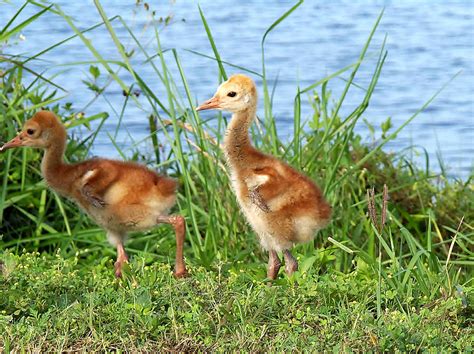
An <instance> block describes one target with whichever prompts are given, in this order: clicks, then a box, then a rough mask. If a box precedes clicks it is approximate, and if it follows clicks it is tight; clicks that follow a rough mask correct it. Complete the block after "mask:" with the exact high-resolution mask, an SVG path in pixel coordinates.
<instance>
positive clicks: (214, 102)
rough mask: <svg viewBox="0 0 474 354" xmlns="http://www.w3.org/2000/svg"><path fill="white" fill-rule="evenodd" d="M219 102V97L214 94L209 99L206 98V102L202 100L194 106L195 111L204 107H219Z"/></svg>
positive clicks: (204, 108) (202, 109)
mask: <svg viewBox="0 0 474 354" xmlns="http://www.w3.org/2000/svg"><path fill="white" fill-rule="evenodd" d="M220 103H221V102H220V101H219V98H217V97H216V96H214V97H212V98H211V99H210V100H207V101H206V102H203V103H202V104H201V105H199V106H198V107H196V111H204V110H206V109H216V108H219V106H220Z"/></svg>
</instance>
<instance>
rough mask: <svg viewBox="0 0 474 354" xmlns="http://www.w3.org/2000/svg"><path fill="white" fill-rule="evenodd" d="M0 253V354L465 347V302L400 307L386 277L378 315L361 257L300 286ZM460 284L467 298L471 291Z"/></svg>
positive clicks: (141, 264)
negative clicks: (344, 269)
mask: <svg viewBox="0 0 474 354" xmlns="http://www.w3.org/2000/svg"><path fill="white" fill-rule="evenodd" d="M2 259H3V260H4V262H5V266H4V269H3V272H2V274H0V279H1V282H0V291H1V292H2V294H3V296H2V297H1V299H0V308H1V309H2V312H1V313H0V330H1V331H2V334H3V335H2V337H1V339H0V348H2V349H3V350H4V351H22V350H24V351H27V352H30V351H35V352H36V351H41V352H44V351H71V350H80V351H95V350H111V349H112V350H114V349H121V348H127V350H130V351H156V350H158V351H162V350H169V351H175V350H177V351H235V350H238V351H242V350H243V351H271V352H274V351H287V350H301V349H302V348H304V349H305V350H308V351H326V350H330V351H331V350H334V349H335V348H336V349H337V350H340V351H347V350H356V351H393V350H401V351H416V350H419V349H420V348H424V349H427V350H436V351H464V350H466V349H467V350H468V348H469V347H470V346H471V347H472V344H473V343H472V335H473V334H474V332H473V326H472V317H471V316H472V308H471V309H468V308H466V307H465V306H464V305H463V302H462V299H461V298H454V297H450V298H443V299H438V300H436V301H433V302H430V303H425V301H426V299H424V298H423V297H422V296H419V295H420V294H419V293H418V292H417V291H415V292H414V293H413V294H412V296H411V297H409V298H406V299H405V301H404V304H403V307H402V308H399V307H398V305H397V294H396V293H394V292H393V291H391V287H390V285H389V284H387V283H386V282H385V281H384V282H383V283H382V294H383V301H384V302H386V303H387V306H386V307H385V308H384V311H383V313H382V315H381V316H380V317H377V316H376V315H375V312H376V310H375V307H376V299H375V298H374V296H373V287H374V286H375V284H376V283H377V280H376V273H375V272H373V270H371V269H370V267H368V266H367V265H366V264H363V263H360V264H358V265H357V266H356V268H355V269H354V270H353V271H351V272H350V273H340V272H337V271H334V270H331V271H329V272H327V273H325V274H321V275H319V274H318V271H317V268H311V269H308V270H307V272H306V273H305V275H304V276H305V278H304V280H303V279H301V280H300V281H298V282H299V286H298V287H295V286H293V285H292V284H291V283H288V282H286V281H279V282H278V283H277V284H274V286H273V287H268V286H266V285H265V284H264V283H263V282H257V281H255V280H252V279H251V278H250V277H249V276H248V275H247V274H246V271H239V270H237V269H236V268H235V267H234V266H233V264H229V263H220V264H219V265H218V268H217V271H210V270H208V269H206V268H204V267H194V268H193V270H192V272H193V273H192V277H190V278H188V279H186V280H184V281H183V280H176V279H174V278H173V276H172V270H171V268H170V266H169V265H167V264H158V263H154V264H152V265H147V264H146V262H145V260H144V259H142V258H135V259H134V260H133V261H132V263H131V264H130V267H129V268H128V269H127V271H126V272H125V274H124V279H123V280H122V281H117V280H114V279H113V275H112V274H111V272H110V266H111V264H112V262H113V260H112V259H111V258H108V259H103V260H102V261H101V262H99V263H96V264H94V265H92V264H91V265H87V266H84V265H83V264H80V263H79V262H80V259H79V258H78V257H69V258H67V259H64V258H62V257H61V256H59V255H43V256H41V255H40V254H38V253H24V254H21V255H15V254H11V253H4V254H2ZM232 263H233V262H232ZM239 266H240V267H242V269H245V265H244V264H239ZM437 276H439V275H437ZM464 290H465V291H466V293H468V294H470V295H468V298H466V299H467V300H466V301H469V302H470V303H472V301H474V298H473V297H472V287H470V288H465V289H464Z"/></svg>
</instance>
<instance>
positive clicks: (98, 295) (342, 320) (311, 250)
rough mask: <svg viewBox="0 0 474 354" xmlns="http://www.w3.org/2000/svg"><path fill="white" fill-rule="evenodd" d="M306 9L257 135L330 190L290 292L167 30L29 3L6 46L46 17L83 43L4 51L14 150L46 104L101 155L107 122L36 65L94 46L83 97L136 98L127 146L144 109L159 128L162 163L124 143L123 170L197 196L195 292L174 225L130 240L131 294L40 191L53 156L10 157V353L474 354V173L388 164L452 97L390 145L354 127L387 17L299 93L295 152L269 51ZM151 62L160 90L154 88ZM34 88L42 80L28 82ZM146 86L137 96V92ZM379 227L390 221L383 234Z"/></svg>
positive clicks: (266, 99)
mask: <svg viewBox="0 0 474 354" xmlns="http://www.w3.org/2000/svg"><path fill="white" fill-rule="evenodd" d="M300 3H301V2H298V3H296V4H295V6H293V7H291V8H290V9H289V10H288V12H286V13H284V14H283V15H282V16H281V17H280V18H278V19H276V20H275V22H274V23H273V24H272V25H271V26H270V27H269V29H268V31H266V32H265V33H264V34H263V36H262V69H261V72H260V73H255V72H252V75H253V76H254V77H256V78H257V79H258V81H259V82H262V86H263V92H264V94H263V105H264V111H265V113H264V116H263V117H261V119H260V120H259V122H258V124H256V126H255V127H254V129H253V130H252V137H253V140H254V141H255V143H256V144H257V146H258V147H259V148H260V149H262V150H264V151H267V152H271V153H273V154H275V155H277V156H280V157H281V158H283V159H284V160H286V161H288V162H289V163H290V164H292V165H293V166H295V167H296V168H298V169H300V170H302V171H304V172H305V173H306V174H307V175H309V176H311V177H312V178H313V179H314V180H316V181H317V182H318V183H319V184H320V185H321V186H323V187H324V192H325V195H326V197H327V198H328V200H329V201H330V203H331V205H332V206H333V208H334V217H333V220H332V223H331V224H330V226H329V227H328V228H327V229H326V230H323V231H322V232H321V233H320V234H319V235H318V236H317V238H316V240H315V242H314V244H308V245H300V246H297V247H296V248H295V254H296V255H297V257H298V259H299V261H300V264H301V269H300V271H299V272H297V273H296V274H295V275H294V276H293V277H292V278H290V279H288V278H287V277H285V276H283V275H281V276H280V277H279V278H278V279H277V281H276V282H275V283H274V284H273V286H272V287H267V286H266V281H265V260H266V254H265V253H264V252H263V251H262V250H261V249H260V248H259V247H258V244H257V241H256V239H255V236H254V235H253V233H252V231H251V230H250V228H249V226H248V225H247V224H246V223H245V221H244V219H243V217H242V215H241V214H240V213H239V211H238V206H237V204H236V201H235V197H234V196H233V194H232V192H231V191H230V188H229V187H228V186H229V179H228V174H227V172H226V169H225V166H224V164H223V156H222V151H221V149H220V146H219V145H220V143H221V142H222V139H223V136H224V130H225V125H226V118H225V116H223V115H221V114H219V115H218V116H217V117H215V119H213V120H212V121H210V120H205V119H203V118H202V117H200V116H199V115H198V113H197V112H196V111H195V110H194V107H195V103H196V102H195V98H194V96H193V93H192V92H193V91H192V88H191V87H190V86H189V84H188V81H187V78H186V77H187V76H186V72H185V70H184V68H183V65H182V62H181V60H182V59H181V57H180V52H179V51H177V50H175V49H166V50H163V49H162V48H161V45H160V26H162V25H163V24H160V22H159V21H153V22H152V23H151V24H150V28H151V30H152V31H153V34H154V36H155V41H154V43H155V44H156V47H150V46H146V45H144V44H143V43H141V42H140V40H139V39H138V37H137V36H136V35H135V33H134V31H133V29H132V28H130V27H129V25H128V24H127V23H126V22H125V21H124V20H123V19H122V18H121V17H120V16H115V17H111V18H110V17H109V14H108V13H107V9H104V8H103V7H102V6H101V4H100V2H98V1H96V2H95V6H96V9H97V11H98V14H99V16H100V18H101V19H102V23H99V24H97V25H95V26H92V27H91V28H88V29H85V30H82V31H81V30H79V27H80V26H78V25H77V23H76V22H75V20H74V19H73V18H71V17H69V16H68V14H65V13H64V12H63V11H62V9H61V8H60V7H59V6H58V5H56V4H54V3H53V4H47V5H45V4H43V3H36V2H27V3H25V4H24V6H21V7H19V8H18V11H17V14H16V15H15V16H14V18H12V20H11V21H9V22H8V23H7V24H6V25H5V27H4V28H3V29H2V30H1V31H0V38H1V39H2V41H3V43H5V41H8V40H10V41H12V40H14V38H15V36H16V35H17V34H18V31H19V30H20V29H21V28H23V27H25V26H28V25H29V24H31V23H33V22H34V21H35V20H36V19H37V18H39V17H40V16H49V17H50V19H51V20H53V19H54V20H62V21H66V22H67V23H68V24H69V26H70V29H71V35H70V36H69V37H67V38H66V39H64V40H63V41H61V42H59V43H56V44H53V45H52V46H50V47H48V48H46V49H44V50H42V51H41V52H40V53H32V54H30V55H28V57H24V56H16V55H11V54H10V55H7V54H2V59H3V61H2V63H0V66H1V70H2V74H1V81H0V100H2V102H3V104H2V105H0V132H1V133H0V134H3V135H2V136H1V139H2V140H6V139H7V138H10V137H12V136H13V135H14V134H15V130H16V125H20V124H21V122H23V121H24V120H26V119H27V118H28V117H29V116H30V115H31V114H32V113H33V112H35V111H36V110H38V109H39V108H40V107H45V106H46V107H48V108H49V109H52V110H54V111H56V112H57V113H58V114H59V115H60V116H61V117H62V118H63V120H64V122H65V124H66V125H67V126H68V127H69V128H74V129H71V130H70V133H71V134H70V135H72V139H71V142H70V144H69V146H68V149H67V153H66V155H67V158H68V159H69V160H70V161H76V160H81V159H83V158H85V157H87V156H88V155H89V151H90V149H91V147H92V146H93V144H94V141H95V139H96V137H97V134H98V131H99V130H100V129H101V127H102V126H103V124H104V122H105V121H106V120H107V119H109V113H108V112H92V113H88V114H80V113H79V111H80V110H79V109H77V108H76V107H75V106H74V105H73V104H72V103H65V102H66V101H65V99H64V96H65V93H64V92H65V91H64V89H63V88H62V87H61V85H60V83H58V82H56V77H55V75H53V74H49V73H48V71H46V72H42V73H37V72H35V71H34V70H32V69H31V68H30V65H29V64H30V62H32V61H38V60H40V59H41V56H42V55H44V54H45V53H47V52H49V51H51V50H54V49H55V48H58V47H59V46H61V45H63V44H64V43H65V42H67V41H68V40H72V39H74V38H79V39H80V40H82V41H83V43H84V50H88V51H90V53H91V55H92V56H93V57H94V60H93V61H91V62H88V63H86V65H87V67H88V69H89V71H88V73H89V74H88V76H87V77H85V79H84V81H85V86H84V90H91V91H92V92H94V94H95V97H94V99H93V100H95V99H97V97H101V96H102V94H103V93H104V92H107V89H108V88H109V87H110V86H111V85H112V84H114V85H118V87H121V88H122V89H123V90H124V92H125V94H126V97H124V101H123V105H122V107H114V106H112V105H111V104H110V102H109V104H110V110H109V111H110V112H111V113H110V114H113V115H115V117H114V118H117V120H118V122H119V124H118V125H117V128H116V132H118V131H119V129H120V128H121V127H123V125H122V118H123V117H124V116H125V115H126V112H127V109H128V107H131V106H137V107H139V108H140V109H141V110H142V111H144V112H145V113H144V117H143V121H148V122H149V125H150V127H149V128H150V135H149V136H148V137H147V139H146V141H145V142H144V143H145V144H147V146H148V147H151V148H152V149H151V153H150V154H147V155H146V156H143V153H142V151H141V147H142V146H143V142H139V141H133V142H132V144H131V146H128V147H124V146H123V145H122V144H121V143H120V141H118V138H117V134H116V133H115V134H110V135H109V138H110V141H111V144H113V145H114V146H115V147H116V148H117V152H118V154H120V155H121V156H123V157H124V158H127V159H134V160H137V159H139V160H141V161H143V162H144V163H146V164H147V165H149V166H150V167H151V168H155V169H158V170H162V171H166V172H167V173H169V174H171V175H173V176H175V177H176V178H178V179H179V180H180V182H181V185H182V187H181V189H180V194H179V198H178V199H179V201H178V206H177V208H176V212H179V213H181V214H182V215H184V216H185V217H186V220H187V226H188V233H187V243H186V250H185V256H186V258H187V262H188V263H189V265H190V269H191V272H192V277H191V278H189V279H186V280H184V281H176V280H174V279H172V278H171V277H170V265H171V264H172V262H173V260H172V259H170V255H172V254H173V253H174V242H173V235H172V231H171V230H170V229H168V228H166V227H160V228H157V229H156V230H153V231H151V232H148V233H145V234H137V235H134V237H132V238H131V240H130V242H129V243H128V244H127V249H128V250H129V252H130V253H131V254H132V262H131V265H130V269H129V270H128V271H127V274H126V276H125V278H124V279H123V280H122V281H119V280H115V279H114V278H113V275H112V274H113V272H112V259H113V257H114V250H113V249H112V248H111V247H110V246H109V245H107V243H106V241H105V237H104V233H103V231H102V230H100V229H98V228H97V227H96V226H94V225H93V224H92V223H91V222H90V221H89V220H88V218H87V217H86V216H85V215H84V214H83V213H81V212H80V211H78V209H77V208H76V207H75V206H74V205H73V204H72V203H70V202H69V201H66V200H64V199H62V198H60V197H58V196H57V195H56V194H54V193H52V192H50V191H47V189H46V187H45V185H44V183H43V182H41V176H40V172H39V161H40V157H41V153H40V152H38V151H33V150H27V149H24V150H18V151H8V152H7V153H6V154H3V155H1V156H0V163H1V166H2V168H1V169H0V179H1V183H2V192H1V194H0V198H1V199H0V222H1V224H0V235H2V237H1V240H0V247H1V250H0V252H1V253H0V260H1V261H2V263H0V265H1V266H0V268H1V275H0V279H1V280H0V289H1V292H2V296H1V299H0V311H2V312H1V313H0V316H1V317H0V326H1V328H0V333H3V335H2V336H1V337H0V347H1V348H3V349H4V350H5V351H8V350H15V351H19V350H25V351H33V350H34V351H63V350H84V351H86V350H101V349H102V350H104V349H109V350H124V349H127V350H135V349H136V350H154V349H155V350H156V349H165V350H183V351H184V350H202V351H204V350H209V351H211V350H220V351H224V350H232V349H234V350H245V351H264V350H271V351H277V350H278V351H286V350H306V348H308V350H331V349H333V348H335V349H336V350H344V351H346V350H361V351H362V350H363V351H366V350H374V351H375V350H377V351H382V350H387V351H388V350H396V349H398V350H419V349H428V350H429V349H431V350H434V351H442V350H443V351H444V350H459V351H461V350H469V348H471V350H472V338H473V333H472V329H471V327H472V311H473V310H472V309H473V289H474V284H473V282H472V279H473V276H474V271H473V265H474V241H473V235H474V230H473V225H472V220H473V214H474V187H473V184H472V176H470V177H468V178H467V179H466V180H464V181H462V180H452V179H451V180H450V179H448V178H447V177H446V175H445V173H444V170H443V171H442V172H441V173H439V174H435V173H433V172H432V171H431V170H430V168H429V163H428V160H427V163H426V166H425V168H420V167H419V166H417V165H416V164H414V163H413V162H412V161H411V160H410V159H409V158H408V156H409V154H408V152H406V151H405V152H402V153H399V154H392V153H387V152H385V151H383V150H382V148H383V146H384V145H385V144H386V143H387V142H389V141H393V140H394V139H396V135H397V133H398V132H399V131H400V130H401V129H403V128H404V127H405V126H406V125H407V124H409V123H410V122H411V121H412V120H413V119H415V118H416V117H417V115H418V114H419V112H420V111H421V110H422V109H424V108H425V107H426V106H427V105H428V104H430V102H431V101H432V100H433V99H435V97H436V96H437V95H438V94H440V92H441V89H440V90H439V91H437V92H433V95H432V96H429V97H427V98H426V104H425V105H424V106H423V107H421V108H420V110H419V111H417V112H414V114H413V115H412V116H410V117H407V119H406V121H405V122H404V123H403V124H402V125H400V126H399V127H394V128H392V127H391V124H390V122H389V121H387V122H384V123H383V124H382V127H381V131H382V136H380V137H379V138H378V139H377V140H376V141H377V144H376V145H374V146H370V147H369V146H367V145H365V144H363V137H361V136H359V135H358V134H356V133H355V132H354V128H355V126H356V125H357V124H360V123H361V119H362V117H363V114H364V112H365V110H366V108H367V107H368V105H369V103H370V99H371V97H372V94H373V93H374V89H375V87H376V85H377V81H378V79H379V77H380V75H382V69H383V64H384V61H385V59H386V57H387V53H386V50H385V47H384V44H385V43H384V42H383V43H381V44H380V45H378V46H377V48H378V49H377V51H374V49H373V48H374V44H373V43H372V41H373V35H374V33H375V31H376V29H377V26H378V24H379V22H380V21H381V19H382V14H381V15H380V17H379V18H378V19H376V21H375V25H374V28H373V30H372V31H371V33H369V34H368V40H367V42H366V43H365V44H363V45H362V49H361V53H360V56H359V58H358V59H357V60H356V61H355V62H354V63H353V64H352V65H349V66H347V67H345V68H342V69H341V70H339V71H338V72H335V73H333V74H331V75H328V76H327V77H325V78H320V79H318V80H316V79H315V80H316V81H315V82H314V84H312V85H310V86H308V87H297V88H296V89H295V99H294V117H293V119H294V137H293V138H292V139H290V140H289V141H288V140H282V139H281V138H280V137H279V136H278V131H277V130H276V126H275V120H274V119H273V110H272V101H273V94H272V92H273V90H274V88H271V85H270V81H269V79H268V78H267V77H266V72H265V39H266V38H267V37H268V36H271V35H272V33H273V31H275V30H277V29H279V28H280V27H281V26H284V19H285V18H286V17H287V16H290V15H291V14H292V12H294V11H297V9H298V6H299V4H300ZM26 6H28V7H34V8H35V9H36V10H37V12H36V14H35V15H33V16H32V17H31V18H29V19H28V20H26V21H24V22H22V23H20V24H15V17H18V16H17V15H20V14H21V12H22V11H24V9H25V7H26ZM198 10H199V11H200V14H201V18H202V23H203V28H202V30H203V31H205V32H206V34H207V36H208V38H209V43H210V48H211V50H212V52H213V56H212V57H210V60H209V65H217V69H218V73H219V74H218V77H217V78H216V82H217V81H219V80H223V79H225V78H226V77H227V76H228V74H227V71H226V70H229V68H232V70H235V69H236V68H237V69H238V71H244V72H245V71H247V70H246V69H245V68H243V67H242V66H241V65H238V64H233V63H228V62H225V61H224V60H223V59H222V57H221V55H220V54H219V50H218V48H219V45H218V43H216V42H215V41H214V39H213V37H212V30H211V27H212V26H211V25H210V24H209V23H208V22H207V21H206V16H205V11H204V10H203V9H201V8H200V9H198ZM198 10H197V11H198ZM165 22H166V23H168V21H165ZM119 27H121V28H122V29H123V30H125V32H126V33H127V37H128V38H127V40H128V41H129V43H131V44H130V45H129V46H125V45H123V42H124V41H125V40H124V39H122V42H121V39H119V37H118V36H117V34H116V32H117V28H119ZM98 30H102V31H107V33H109V35H110V40H111V43H114V45H115V47H116V50H117V52H116V53H115V54H116V55H117V56H118V57H119V58H120V59H119V60H118V59H114V60H110V59H108V58H106V57H103V56H102V55H101V54H100V52H99V51H98V50H97V49H96V48H95V47H94V41H93V40H88V39H87V38H86V36H85V35H84V34H85V33H88V34H89V35H90V34H91V33H93V31H98ZM8 43H9V42H7V43H6V45H5V47H4V48H8V52H9V53H11V52H14V45H11V44H8ZM5 52H7V50H5ZM194 54H195V55H200V56H205V57H208V58H209V56H208V55H206V54H203V53H196V52H194ZM369 54H370V55H372V56H374V55H376V56H377V58H378V59H377V62H376V64H375V66H374V68H373V76H372V79H371V81H370V82H369V84H368V85H367V87H363V89H364V90H365V96H364V97H363V99H362V100H361V102H360V104H359V105H358V106H357V107H356V108H355V109H354V111H353V112H351V113H350V114H348V115H347V116H341V114H340V112H341V110H340V108H341V107H342V106H343V105H344V102H345V99H346V98H347V97H348V96H349V95H350V94H351V90H353V89H360V84H359V83H358V82H357V81H356V80H357V77H358V76H357V74H358V70H359V68H360V67H361V66H362V65H366V57H367V56H368V55H369ZM108 55H111V54H110V53H108ZM132 58H133V59H134V60H133V61H132V60H131V59H132ZM267 59H268V58H267ZM133 63H137V64H133ZM84 64H85V63H81V62H69V63H65V64H64V65H67V66H68V67H83V66H84ZM142 66H148V67H149V68H150V69H151V70H152V71H153V72H154V73H155V74H156V76H155V77H153V78H148V77H147V78H145V77H142V76H140V74H139V72H142V70H138V69H142ZM123 73H127V75H129V76H130V77H131V78H132V82H131V83H126V82H125V81H124V80H123V79H122V77H123V75H122V74H123ZM25 75H27V76H28V77H29V78H32V80H28V81H26V80H25ZM338 78H343V79H344V80H346V86H345V89H344V90H343V92H342V94H341V96H340V97H332V96H331V90H330V87H331V82H332V80H334V79H338ZM152 80H153V81H152ZM156 81H158V82H159V85H160V91H161V92H164V93H163V94H162V95H161V96H160V97H158V96H157V95H156V94H155V93H154V90H152V89H151V87H152V85H151V83H152V82H153V83H154V84H156ZM26 82H28V84H27V83H26ZM136 90H138V92H139V93H140V95H139V97H138V95H135V94H133V93H134V92H137V91H136ZM303 100H309V103H310V106H311V112H310V118H309V119H306V118H305V117H307V114H308V113H307V112H303V111H302V110H303V108H302V101H303ZM106 102H108V101H106ZM394 109H396V108H394ZM92 125H93V126H94V129H90V127H91V126H92ZM304 127H306V128H304ZM78 132H79V133H78ZM130 138H132V139H133V137H130ZM160 144H163V145H164V146H165V148H162V147H161V145H160ZM183 166H186V167H185V168H183ZM210 176H212V178H210ZM384 186H387V187H388V188H387V193H388V196H389V200H388V203H387V201H386V199H387V198H386V194H385V196H384V193H383V191H384V188H385V187H384ZM372 188H373V190H374V192H373V193H369V198H368V197H367V194H368V193H367V191H368V190H372ZM369 205H370V206H371V207H370V208H369V207H368V206H369ZM369 209H370V215H369ZM375 214H377V216H376V215H375ZM381 215H385V222H383V223H381V222H380V219H379V218H380V217H381ZM38 252H39V253H38ZM333 350H334V349H333Z"/></svg>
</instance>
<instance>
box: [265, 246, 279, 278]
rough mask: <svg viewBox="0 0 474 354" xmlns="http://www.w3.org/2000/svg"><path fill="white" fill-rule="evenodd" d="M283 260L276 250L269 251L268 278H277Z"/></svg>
mask: <svg viewBox="0 0 474 354" xmlns="http://www.w3.org/2000/svg"><path fill="white" fill-rule="evenodd" d="M280 267H281V262H280V258H278V254H277V253H276V251H269V252H268V268H267V278H268V279H272V280H274V279H276V277H277V275H278V271H279V270H280Z"/></svg>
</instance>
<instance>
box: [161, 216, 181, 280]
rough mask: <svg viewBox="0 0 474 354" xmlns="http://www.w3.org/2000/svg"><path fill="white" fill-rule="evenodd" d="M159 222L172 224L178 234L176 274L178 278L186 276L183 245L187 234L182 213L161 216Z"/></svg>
mask: <svg viewBox="0 0 474 354" xmlns="http://www.w3.org/2000/svg"><path fill="white" fill-rule="evenodd" d="M157 221H158V222H159V223H164V224H169V225H172V226H173V228H174V232H175V235H176V265H175V269H174V276H175V277H176V278H182V277H185V276H186V275H187V274H188V272H187V270H186V265H185V263H184V257H183V246H184V238H185V236H186V222H185V221H184V218H183V217H182V216H181V215H172V216H160V217H159V218H158V220H157Z"/></svg>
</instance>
